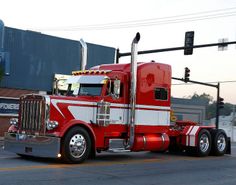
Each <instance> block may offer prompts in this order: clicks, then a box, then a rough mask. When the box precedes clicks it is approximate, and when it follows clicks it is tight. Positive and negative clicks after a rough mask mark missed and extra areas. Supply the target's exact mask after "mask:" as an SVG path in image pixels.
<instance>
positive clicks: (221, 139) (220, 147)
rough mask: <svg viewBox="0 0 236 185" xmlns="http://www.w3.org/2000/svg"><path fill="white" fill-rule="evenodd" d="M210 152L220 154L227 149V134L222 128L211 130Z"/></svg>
mask: <svg viewBox="0 0 236 185" xmlns="http://www.w3.org/2000/svg"><path fill="white" fill-rule="evenodd" d="M211 133H212V154H213V155H216V156H222V155H224V154H225V153H226V150H227V136H226V134H225V132H224V130H222V129H218V130H212V132H211Z"/></svg>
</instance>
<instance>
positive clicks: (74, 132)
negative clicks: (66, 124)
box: [62, 127, 91, 163]
mask: <svg viewBox="0 0 236 185" xmlns="http://www.w3.org/2000/svg"><path fill="white" fill-rule="evenodd" d="M90 152H91V139H90V136H89V134H88V132H87V131H86V130H85V129H84V128H82V127H74V128H72V129H71V130H69V132H68V133H67V134H66V136H65V137H64V139H63V141H62V159H63V160H64V161H65V162H67V163H81V162H83V161H84V160H86V159H87V158H88V157H89V154H90Z"/></svg>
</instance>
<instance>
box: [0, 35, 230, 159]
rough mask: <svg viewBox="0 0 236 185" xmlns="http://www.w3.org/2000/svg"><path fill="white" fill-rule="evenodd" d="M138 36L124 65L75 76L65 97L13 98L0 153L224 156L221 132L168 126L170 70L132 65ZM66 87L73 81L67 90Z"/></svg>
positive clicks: (66, 156) (77, 156)
mask: <svg viewBox="0 0 236 185" xmlns="http://www.w3.org/2000/svg"><path fill="white" fill-rule="evenodd" d="M138 41H139V35H137V36H136V37H135V38H134V40H133V43H132V52H131V63H130V64H107V65H100V66H95V67H93V68H91V69H89V70H82V71H75V72H73V76H72V77H71V78H69V79H68V81H67V83H68V84H69V90H68V95H67V96H56V95H37V94H29V95H23V96H21V97H20V109H19V117H18V118H17V119H16V118H14V119H12V120H11V126H10V128H9V130H8V132H6V133H5V141H4V148H5V150H8V151H11V152H14V153H17V154H19V155H21V156H37V157H49V158H61V159H62V160H64V161H65V162H68V163H80V162H83V161H84V160H86V159H87V158H88V157H89V156H95V154H96V152H101V151H107V150H113V149H114V148H112V147H113V146H112V142H113V141H119V144H120V145H122V146H119V150H121V149H120V148H122V149H123V150H128V151H131V152H137V151H167V150H172V149H176V148H178V149H182V150H191V151H192V152H194V153H195V154H196V155H198V156H207V155H209V154H210V153H211V154H213V155H224V154H225V153H227V151H229V147H230V145H229V144H228V143H230V142H228V138H227V136H226V134H225V132H224V131H223V130H220V129H216V128H215V127H213V126H201V125H198V124H197V123H194V122H191V121H181V122H180V121H177V122H176V123H175V124H173V123H172V124H171V122H170V112H171V66H169V65H167V64H161V63H156V62H153V61H152V62H138V63H137V62H136V60H137V44H138ZM70 84H79V85H78V86H77V88H75V89H74V90H73V91H72V89H71V85H70Z"/></svg>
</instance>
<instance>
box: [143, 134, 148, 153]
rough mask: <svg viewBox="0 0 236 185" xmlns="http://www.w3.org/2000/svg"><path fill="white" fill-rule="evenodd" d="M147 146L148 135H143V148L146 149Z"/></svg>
mask: <svg viewBox="0 0 236 185" xmlns="http://www.w3.org/2000/svg"><path fill="white" fill-rule="evenodd" d="M146 146H147V139H146V137H145V136H144V135H143V150H145V148H146Z"/></svg>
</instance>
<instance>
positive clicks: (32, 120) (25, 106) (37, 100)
mask: <svg viewBox="0 0 236 185" xmlns="http://www.w3.org/2000/svg"><path fill="white" fill-rule="evenodd" d="M45 119H46V101H45V98H44V97H43V96H39V95H27V96H23V97H21V99H20V122H21V130H22V131H26V132H28V133H35V132H38V133H42V132H44V131H45Z"/></svg>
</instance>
